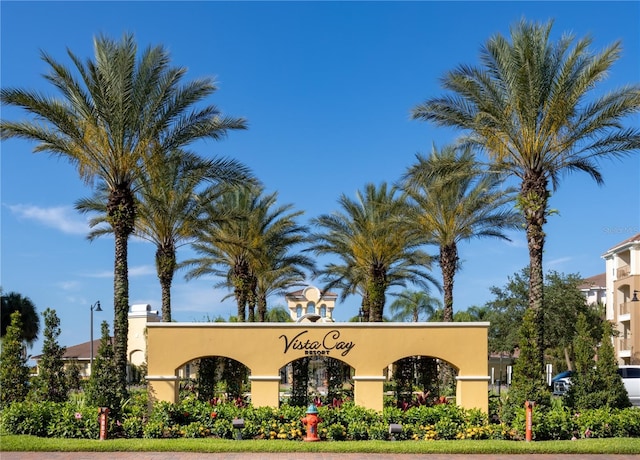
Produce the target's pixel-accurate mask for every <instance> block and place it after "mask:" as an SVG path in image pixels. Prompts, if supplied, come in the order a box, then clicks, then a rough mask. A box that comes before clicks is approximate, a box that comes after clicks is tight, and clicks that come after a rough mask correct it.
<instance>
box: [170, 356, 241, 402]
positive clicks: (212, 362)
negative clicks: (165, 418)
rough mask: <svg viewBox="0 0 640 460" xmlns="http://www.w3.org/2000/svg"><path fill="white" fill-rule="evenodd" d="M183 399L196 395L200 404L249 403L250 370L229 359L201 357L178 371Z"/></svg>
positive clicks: (181, 397)
mask: <svg viewBox="0 0 640 460" xmlns="http://www.w3.org/2000/svg"><path fill="white" fill-rule="evenodd" d="M177 374H178V377H179V380H178V384H179V398H180V399H183V398H185V397H189V396H195V398H196V399H198V400H200V401H236V402H238V403H240V402H245V403H246V402H249V401H250V398H251V383H250V381H249V374H250V370H249V368H248V367H247V366H245V365H244V364H242V363H241V362H240V361H236V360H235V359H232V358H229V357H226V356H201V357H199V358H196V359H193V360H191V361H189V362H187V363H184V364H183V365H182V366H180V368H179V369H178V372H177Z"/></svg>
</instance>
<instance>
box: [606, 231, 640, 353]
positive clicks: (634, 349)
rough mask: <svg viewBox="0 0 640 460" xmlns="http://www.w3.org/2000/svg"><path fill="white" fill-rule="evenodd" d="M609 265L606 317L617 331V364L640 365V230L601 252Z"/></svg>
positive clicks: (607, 272)
mask: <svg viewBox="0 0 640 460" xmlns="http://www.w3.org/2000/svg"><path fill="white" fill-rule="evenodd" d="M602 258H603V259H604V260H605V266H606V272H605V273H606V287H607V293H606V317H607V319H608V320H610V321H612V322H613V323H614V325H615V327H616V328H617V330H618V333H619V335H618V337H616V338H615V339H614V348H615V351H616V357H617V359H618V364H620V365H624V364H640V300H639V298H638V296H640V233H638V234H636V235H634V236H632V237H631V238H628V239H626V240H624V241H622V242H621V243H618V244H617V245H615V246H614V247H612V248H611V249H609V250H608V251H607V252H605V253H604V254H603V255H602Z"/></svg>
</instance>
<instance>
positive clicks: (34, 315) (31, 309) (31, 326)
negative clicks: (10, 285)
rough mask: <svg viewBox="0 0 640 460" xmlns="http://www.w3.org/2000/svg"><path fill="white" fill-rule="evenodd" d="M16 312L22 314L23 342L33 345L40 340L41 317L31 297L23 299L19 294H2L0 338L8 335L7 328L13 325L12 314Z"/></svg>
mask: <svg viewBox="0 0 640 460" xmlns="http://www.w3.org/2000/svg"><path fill="white" fill-rule="evenodd" d="M14 311H17V312H19V313H20V322H21V330H22V333H21V335H22V340H23V341H25V342H26V343H27V344H29V345H32V344H33V342H34V341H35V340H36V339H37V338H38V332H40V317H39V316H38V312H37V311H36V306H35V305H34V304H33V302H32V301H31V299H30V298H29V297H23V296H22V295H20V294H18V293H17V292H9V293H7V294H2V304H1V306H0V328H1V332H0V337H4V336H5V335H6V334H7V327H9V325H10V324H11V314H12V313H13V312H14Z"/></svg>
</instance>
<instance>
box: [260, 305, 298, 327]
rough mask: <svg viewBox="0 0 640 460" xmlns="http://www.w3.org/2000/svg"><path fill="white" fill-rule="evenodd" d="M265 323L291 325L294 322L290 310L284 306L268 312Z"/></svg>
mask: <svg viewBox="0 0 640 460" xmlns="http://www.w3.org/2000/svg"><path fill="white" fill-rule="evenodd" d="M265 321H269V322H271V323H290V322H292V321H293V320H292V319H291V315H290V314H289V310H288V309H286V308H285V307H282V306H276V307H273V308H270V309H269V310H268V311H267V315H266V318H265Z"/></svg>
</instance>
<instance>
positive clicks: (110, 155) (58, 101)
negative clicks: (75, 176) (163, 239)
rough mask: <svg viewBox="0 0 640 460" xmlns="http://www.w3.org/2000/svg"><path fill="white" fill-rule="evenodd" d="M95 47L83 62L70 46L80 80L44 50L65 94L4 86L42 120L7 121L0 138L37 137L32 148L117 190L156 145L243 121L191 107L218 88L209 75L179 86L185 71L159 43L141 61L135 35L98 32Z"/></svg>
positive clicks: (5, 99) (52, 78) (208, 134)
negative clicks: (174, 64)
mask: <svg viewBox="0 0 640 460" xmlns="http://www.w3.org/2000/svg"><path fill="white" fill-rule="evenodd" d="M94 51H95V61H90V60H87V61H86V62H83V61H82V60H81V59H80V58H78V57H77V56H76V55H75V54H73V53H72V52H71V51H70V50H68V55H69V57H70V59H71V60H72V62H73V63H74V65H75V67H76V70H77V72H78V74H79V76H80V79H78V78H77V77H75V76H74V74H73V72H72V71H71V70H70V69H68V68H67V67H65V66H63V65H62V64H60V63H58V62H56V61H55V60H54V58H53V57H52V56H50V55H49V54H47V53H45V52H42V53H41V56H42V59H43V60H44V61H45V62H46V63H47V64H48V65H49V67H50V72H49V74H47V75H46V76H45V78H46V79H47V80H48V81H49V82H50V83H51V84H52V85H53V86H55V87H56V88H57V89H58V90H59V91H60V92H61V93H62V96H63V97H62V98H55V97H48V96H44V95H42V94H40V93H38V92H35V91H27V90H22V89H13V88H2V90H1V91H0V99H1V101H2V103H3V104H8V105H13V106H17V107H21V108H23V109H25V110H26V111H27V112H29V113H31V114H33V115H34V116H36V117H37V119H38V122H37V123H34V122H29V121H24V122H12V121H6V120H2V122H1V123H0V137H1V138H2V139H7V138H10V137H20V138H24V139H29V140H34V141H36V142H37V145H36V147H35V149H34V151H35V152H45V151H46V152H49V153H51V154H52V155H55V156H60V157H62V158H64V159H66V160H68V161H70V162H71V163H72V164H74V165H75V166H76V167H77V169H78V173H79V174H80V177H81V178H82V179H83V180H84V181H86V182H87V183H92V182H93V180H94V179H95V178H99V179H101V180H103V181H104V182H105V183H106V184H107V187H108V188H109V190H113V189H115V188H117V187H118V186H119V185H122V184H126V185H130V184H132V183H133V182H134V179H135V178H136V177H137V175H138V173H139V171H140V167H141V160H142V159H143V158H144V157H145V156H147V155H149V154H150V152H151V150H153V148H156V146H158V147H159V148H160V149H161V150H162V151H166V152H168V151H171V150H174V149H179V148H182V147H183V146H184V145H186V144H188V143H191V142H193V141H194V140H196V139H201V138H211V139H219V138H221V137H222V136H224V135H225V134H226V132H227V131H228V130H229V129H244V128H245V127H246V122H245V120H244V119H242V118H231V117H224V116H221V114H220V112H219V110H218V109H217V108H216V107H215V106H213V105H208V106H205V107H204V108H202V109H190V107H191V106H192V105H193V104H194V103H196V102H198V101H201V100H203V99H204V98H206V97H208V96H209V95H211V94H212V93H213V92H215V91H216V89H217V88H216V86H215V84H214V82H213V81H212V80H211V79H208V78H204V79H198V80H193V81H192V82H190V83H187V84H185V85H181V80H182V78H183V77H184V75H185V74H186V69H185V68H182V67H175V68H173V67H170V66H169V63H170V59H169V54H168V52H167V50H165V49H164V48H163V47H162V46H156V47H149V48H147V49H146V50H145V51H144V52H143V53H142V54H141V55H140V57H139V59H137V52H138V48H137V45H136V43H135V40H134V37H133V35H124V36H123V38H122V40H121V41H119V42H118V41H114V40H112V39H109V38H107V37H105V36H99V37H97V38H95V39H94Z"/></svg>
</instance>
